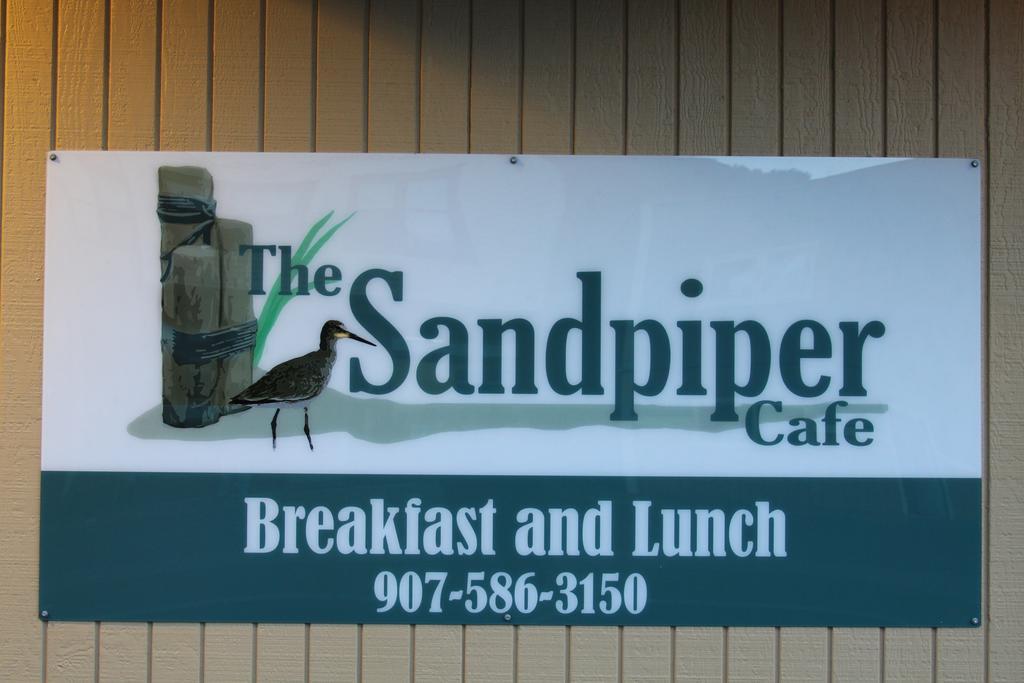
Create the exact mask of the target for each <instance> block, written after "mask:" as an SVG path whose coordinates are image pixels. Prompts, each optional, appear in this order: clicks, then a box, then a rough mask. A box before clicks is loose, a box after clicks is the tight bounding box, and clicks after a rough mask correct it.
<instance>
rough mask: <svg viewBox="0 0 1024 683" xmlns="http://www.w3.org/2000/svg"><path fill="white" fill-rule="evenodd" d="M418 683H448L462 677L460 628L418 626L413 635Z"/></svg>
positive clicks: (414, 673)
mask: <svg viewBox="0 0 1024 683" xmlns="http://www.w3.org/2000/svg"><path fill="white" fill-rule="evenodd" d="M415 641H416V642H415V645H416V647H415V652H414V657H413V659H414V661H415V664H416V665H415V668H414V671H413V678H414V680H416V682H417V683H430V682H431V681H436V683H448V681H457V680H459V678H460V677H461V676H462V627H461V626H417V627H416V633H415Z"/></svg>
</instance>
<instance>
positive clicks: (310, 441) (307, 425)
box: [302, 408, 313, 450]
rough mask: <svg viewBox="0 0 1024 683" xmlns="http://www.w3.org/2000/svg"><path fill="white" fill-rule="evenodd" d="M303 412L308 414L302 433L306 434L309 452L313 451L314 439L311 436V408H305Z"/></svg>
mask: <svg viewBox="0 0 1024 683" xmlns="http://www.w3.org/2000/svg"><path fill="white" fill-rule="evenodd" d="M302 412H303V413H305V414H306V423H305V424H304V425H303V426H302V431H304V432H306V440H307V441H309V450H313V438H312V437H311V436H310V435H309V408H303V409H302Z"/></svg>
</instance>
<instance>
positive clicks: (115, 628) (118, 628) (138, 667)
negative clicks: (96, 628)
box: [99, 622, 149, 682]
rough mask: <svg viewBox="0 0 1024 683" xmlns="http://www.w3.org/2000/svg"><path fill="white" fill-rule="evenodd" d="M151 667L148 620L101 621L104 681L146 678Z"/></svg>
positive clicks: (102, 674)
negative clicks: (145, 622)
mask: <svg viewBox="0 0 1024 683" xmlns="http://www.w3.org/2000/svg"><path fill="white" fill-rule="evenodd" d="M148 668H149V634H148V632H147V627H146V625H145V624H134V623H132V624H122V623H110V622H107V623H103V624H100V654H99V670H100V676H99V678H100V680H101V681H112V682H115V681H144V680H146V672H147V670H148Z"/></svg>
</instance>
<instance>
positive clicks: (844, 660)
mask: <svg viewBox="0 0 1024 683" xmlns="http://www.w3.org/2000/svg"><path fill="white" fill-rule="evenodd" d="M881 652H882V634H881V632H880V631H879V630H878V629H877V628H837V629H833V631H832V675H833V677H834V678H835V680H836V681H880V680H881V674H882V663H881Z"/></svg>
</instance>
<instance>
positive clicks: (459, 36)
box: [420, 0, 470, 152]
mask: <svg viewBox="0 0 1024 683" xmlns="http://www.w3.org/2000/svg"><path fill="white" fill-rule="evenodd" d="M469 6H470V3H469V0H426V1H425V2H424V3H423V57H422V59H423V66H422V85H421V94H420V135H421V138H420V150H421V151H423V152H468V151H469V51H470V40H469V27H470V23H469V20H470V7H469Z"/></svg>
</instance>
